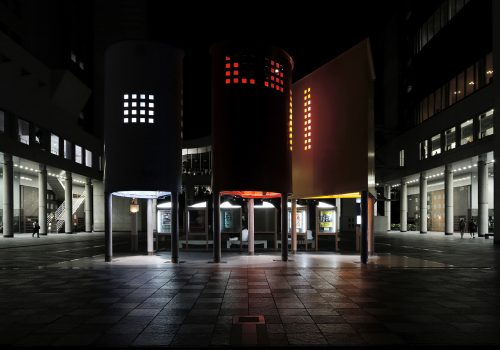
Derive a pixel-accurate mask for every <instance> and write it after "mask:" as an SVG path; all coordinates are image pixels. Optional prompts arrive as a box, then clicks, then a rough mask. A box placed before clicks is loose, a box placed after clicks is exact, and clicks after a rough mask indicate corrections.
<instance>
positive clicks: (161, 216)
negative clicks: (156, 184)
mask: <svg viewBox="0 0 500 350" xmlns="http://www.w3.org/2000/svg"><path fill="white" fill-rule="evenodd" d="M156 217H157V228H156V229H157V231H158V233H172V210H171V209H160V210H158V212H157V215H156Z"/></svg>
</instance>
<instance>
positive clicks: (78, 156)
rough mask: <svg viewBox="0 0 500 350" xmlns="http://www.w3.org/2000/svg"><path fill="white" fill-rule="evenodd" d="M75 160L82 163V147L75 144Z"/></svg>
mask: <svg viewBox="0 0 500 350" xmlns="http://www.w3.org/2000/svg"><path fill="white" fill-rule="evenodd" d="M75 162H77V163H78V164H82V147H80V146H78V145H75Z"/></svg>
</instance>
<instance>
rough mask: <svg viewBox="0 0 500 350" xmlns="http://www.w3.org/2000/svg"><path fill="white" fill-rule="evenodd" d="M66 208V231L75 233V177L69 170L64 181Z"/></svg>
mask: <svg viewBox="0 0 500 350" xmlns="http://www.w3.org/2000/svg"><path fill="white" fill-rule="evenodd" d="M64 209H65V212H64V231H65V232H66V233H73V177H72V175H71V173H70V172H69V171H67V172H66V180H65V182H64Z"/></svg>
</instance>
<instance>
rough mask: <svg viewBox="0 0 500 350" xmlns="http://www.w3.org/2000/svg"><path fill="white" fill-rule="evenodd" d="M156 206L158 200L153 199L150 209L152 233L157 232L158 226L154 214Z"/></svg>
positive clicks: (156, 210)
mask: <svg viewBox="0 0 500 350" xmlns="http://www.w3.org/2000/svg"><path fill="white" fill-rule="evenodd" d="M157 204H158V200H157V199H156V198H153V208H152V213H153V214H152V215H153V232H155V231H157V230H158V224H157V222H158V221H157V219H156V214H157V213H158V209H157V208H156V206H157Z"/></svg>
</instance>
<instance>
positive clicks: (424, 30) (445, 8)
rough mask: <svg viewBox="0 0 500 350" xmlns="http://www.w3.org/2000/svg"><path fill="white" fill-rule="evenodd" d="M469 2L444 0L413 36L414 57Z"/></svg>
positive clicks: (466, 0) (465, 0)
mask: <svg viewBox="0 0 500 350" xmlns="http://www.w3.org/2000/svg"><path fill="white" fill-rule="evenodd" d="M468 2H469V0H445V1H443V3H442V4H441V6H440V7H438V9H437V10H436V11H434V13H433V14H432V15H431V16H430V17H429V18H428V19H427V21H425V23H424V24H422V26H421V27H420V28H419V30H417V33H416V34H415V40H414V47H413V52H414V54H415V55H416V54H417V53H419V52H420V51H421V50H422V49H423V48H424V46H425V45H427V43H428V42H429V41H431V39H432V38H433V37H434V36H435V35H436V34H437V33H439V31H440V30H441V29H442V28H443V27H444V26H445V25H446V24H447V23H448V22H449V21H450V20H451V19H452V18H453V17H454V16H455V15H456V14H457V13H458V12H460V10H461V9H462V8H463V7H464V6H465V4H467V3H468Z"/></svg>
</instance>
